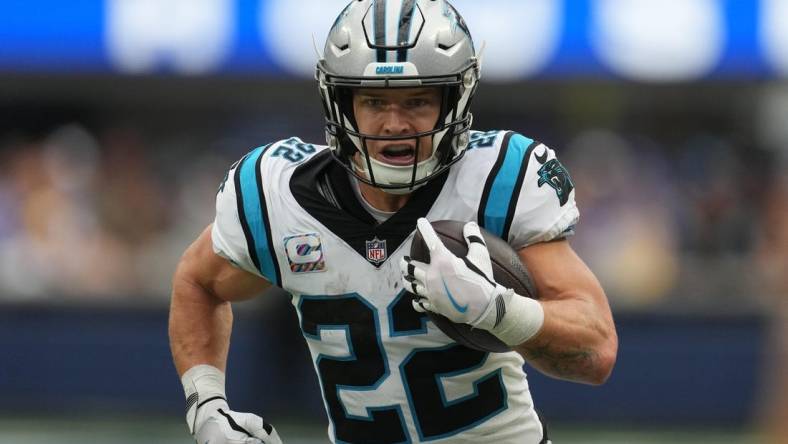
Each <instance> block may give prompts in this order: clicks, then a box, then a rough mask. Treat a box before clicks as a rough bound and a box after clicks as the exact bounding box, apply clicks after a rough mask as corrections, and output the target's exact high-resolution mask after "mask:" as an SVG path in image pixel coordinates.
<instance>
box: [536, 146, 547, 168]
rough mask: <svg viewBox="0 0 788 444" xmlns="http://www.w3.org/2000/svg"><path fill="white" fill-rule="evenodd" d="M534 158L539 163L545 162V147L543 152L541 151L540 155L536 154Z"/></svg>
mask: <svg viewBox="0 0 788 444" xmlns="http://www.w3.org/2000/svg"><path fill="white" fill-rule="evenodd" d="M536 160H538V161H539V163H541V164H542V165H544V164H545V163H547V148H545V150H544V152H543V153H542V155H541V156H540V155H538V154H537V155H536Z"/></svg>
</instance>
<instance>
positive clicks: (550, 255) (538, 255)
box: [517, 239, 610, 312]
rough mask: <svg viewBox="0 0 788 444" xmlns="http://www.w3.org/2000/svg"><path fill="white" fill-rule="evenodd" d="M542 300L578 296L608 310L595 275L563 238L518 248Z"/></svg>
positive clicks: (605, 299) (602, 291)
mask: <svg viewBox="0 0 788 444" xmlns="http://www.w3.org/2000/svg"><path fill="white" fill-rule="evenodd" d="M517 254H518V256H519V257H520V261H522V263H523V264H524V265H525V266H526V268H527V269H528V272H529V273H530V274H531V277H532V278H533V281H534V285H535V286H536V291H537V294H538V295H539V299H540V300H542V301H551V300H560V299H566V298H582V299H586V300H588V301H589V302H592V303H594V304H595V305H598V306H599V307H600V308H602V309H604V310H606V311H608V312H609V311H610V308H609V306H608V302H607V297H606V296H605V292H604V290H602V286H601V285H600V284H599V281H598V280H597V278H596V276H594V273H593V272H591V270H590V269H589V268H588V266H587V265H586V264H585V262H583V260H582V259H580V257H579V256H578V255H577V253H575V251H574V250H573V249H572V247H571V246H570V245H569V242H568V241H567V240H566V239H561V240H556V241H552V242H540V243H536V244H533V245H530V246H528V247H525V248H522V249H520V250H519V251H518V253H517Z"/></svg>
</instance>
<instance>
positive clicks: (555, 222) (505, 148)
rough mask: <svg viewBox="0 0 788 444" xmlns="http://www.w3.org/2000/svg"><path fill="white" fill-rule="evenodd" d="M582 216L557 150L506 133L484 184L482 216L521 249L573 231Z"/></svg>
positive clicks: (488, 225)
mask: <svg viewBox="0 0 788 444" xmlns="http://www.w3.org/2000/svg"><path fill="white" fill-rule="evenodd" d="M579 217H580V214H579V211H578V209H577V205H576V204H575V192H574V184H573V183H572V179H571V177H570V176H569V173H568V172H567V170H566V168H564V166H563V165H561V163H560V162H559V161H558V159H557V157H556V154H555V152H554V151H553V150H551V149H550V148H548V147H547V146H545V145H543V144H541V143H539V142H535V141H533V140H531V139H529V138H527V137H524V136H522V135H520V134H516V133H509V134H507V136H506V137H505V139H504V141H503V143H502V144H501V149H500V151H499V153H498V159H497V161H496V162H495V165H494V166H493V168H492V170H491V171H490V174H489V177H488V179H487V183H486V184H485V188H484V192H483V195H482V201H481V203H480V208H479V222H480V223H481V224H482V225H483V226H484V227H485V228H486V229H487V230H488V231H491V232H492V233H494V234H496V235H498V236H499V237H501V238H502V239H505V240H506V241H507V242H508V243H509V245H511V246H512V248H514V249H516V250H519V249H521V248H524V247H527V246H529V245H532V244H535V243H538V242H547V241H551V240H555V239H559V238H562V237H565V236H568V235H571V234H572V233H573V230H574V227H575V225H576V224H577V222H578V220H579Z"/></svg>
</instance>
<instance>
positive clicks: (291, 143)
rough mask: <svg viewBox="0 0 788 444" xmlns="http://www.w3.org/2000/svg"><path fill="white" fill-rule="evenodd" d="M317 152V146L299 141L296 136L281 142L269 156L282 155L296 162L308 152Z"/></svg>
mask: <svg viewBox="0 0 788 444" xmlns="http://www.w3.org/2000/svg"><path fill="white" fill-rule="evenodd" d="M315 152H317V148H315V146H314V145H312V144H309V143H304V142H301V141H300V140H299V139H297V138H295V137H294V138H292V139H288V140H286V141H284V142H282V144H281V145H279V146H278V147H277V148H276V149H275V150H274V153H273V154H272V155H271V157H283V158H285V159H287V160H289V161H290V162H293V163H298V162H301V161H302V160H304V159H305V158H306V156H308V155H310V154H314V153H315Z"/></svg>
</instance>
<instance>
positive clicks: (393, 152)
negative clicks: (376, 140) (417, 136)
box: [380, 145, 416, 166]
mask: <svg viewBox="0 0 788 444" xmlns="http://www.w3.org/2000/svg"><path fill="white" fill-rule="evenodd" d="M380 160H382V161H383V162H386V163H388V164H391V165H398V166H399V165H413V161H414V160H416V148H414V147H412V146H410V145H389V146H386V147H385V148H383V150H382V151H381V152H380Z"/></svg>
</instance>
